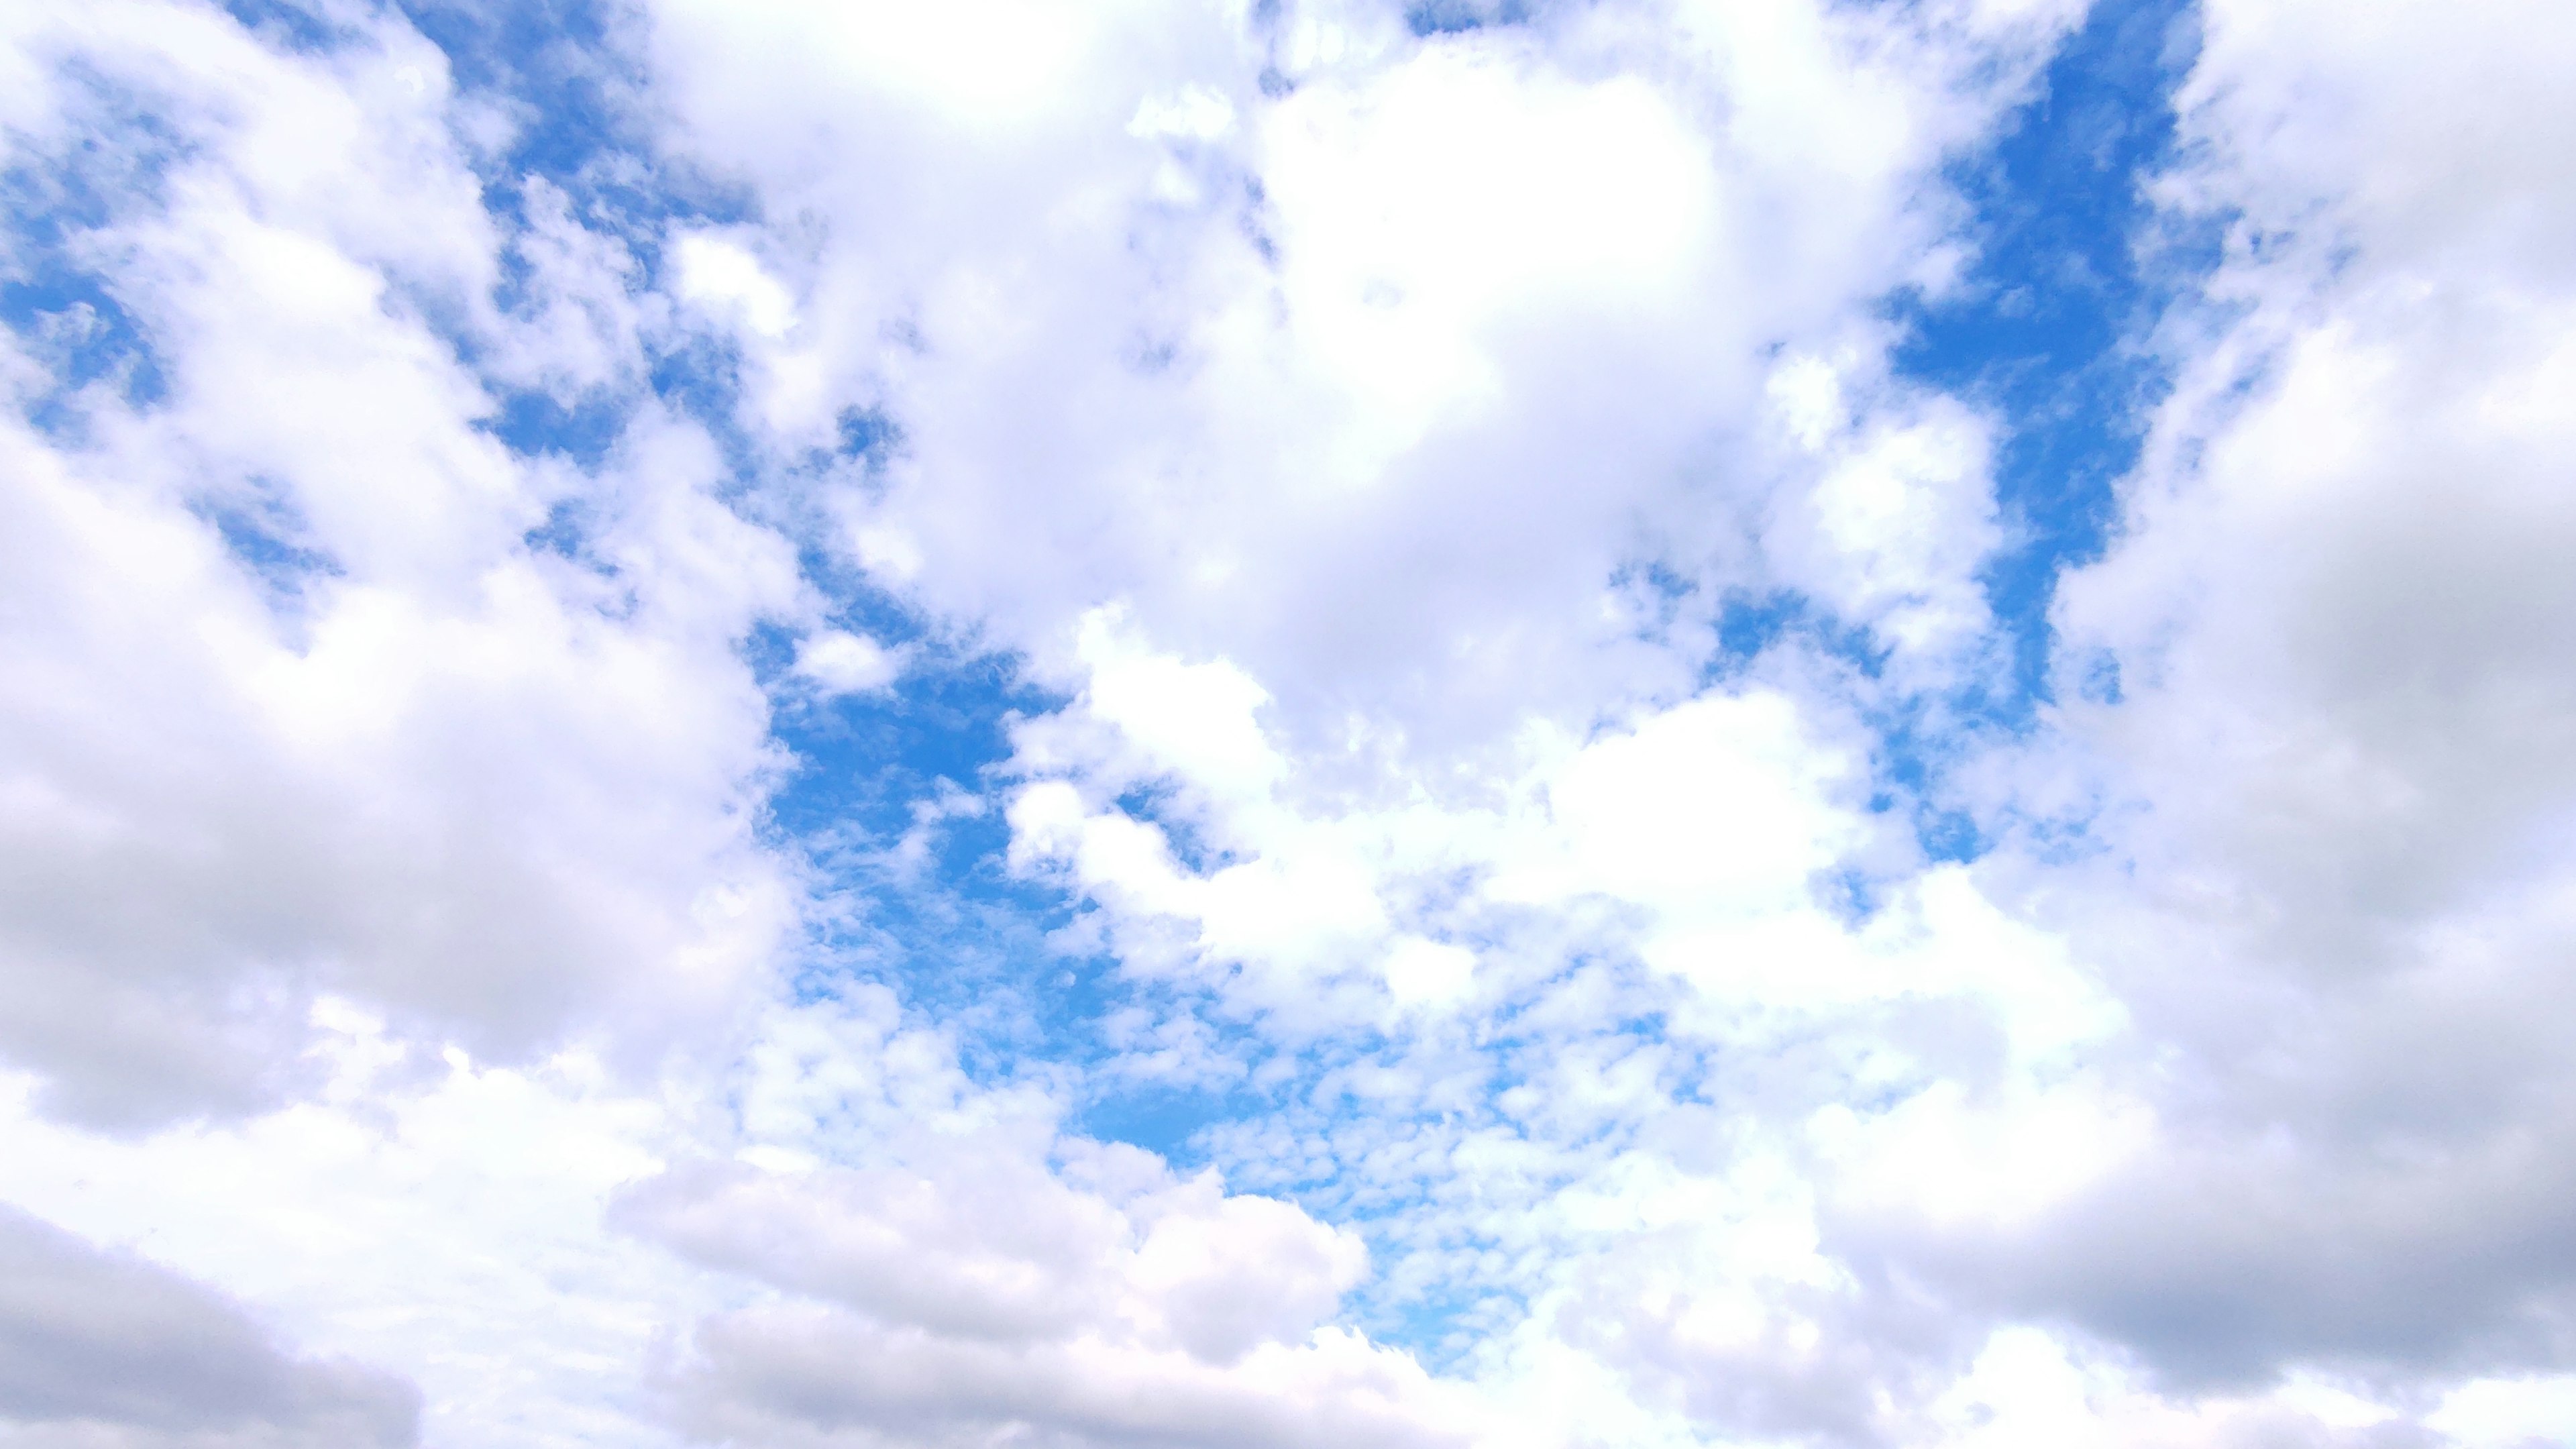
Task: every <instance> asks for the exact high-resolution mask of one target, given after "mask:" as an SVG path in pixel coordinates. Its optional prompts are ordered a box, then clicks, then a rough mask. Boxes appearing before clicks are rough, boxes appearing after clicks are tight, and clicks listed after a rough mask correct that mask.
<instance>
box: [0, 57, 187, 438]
mask: <svg viewBox="0 0 2576 1449" xmlns="http://www.w3.org/2000/svg"><path fill="white" fill-rule="evenodd" d="M62 79H63V80H64V81H66V82H68V83H69V84H70V85H71V86H72V87H73V88H75V89H76V91H77V94H78V99H77V100H75V101H74V103H73V105H72V107H71V110H72V114H73V117H74V119H75V123H76V128H77V129H76V133H75V137H76V138H75V139H72V140H70V141H69V143H68V144H67V145H65V146H64V147H63V148H62V149H60V150H59V151H57V152H55V153H53V154H43V153H37V152H33V151H32V150H26V151H22V153H21V154H22V156H23V157H24V159H22V160H20V161H18V162H17V163H16V164H14V165H12V166H10V167H9V168H7V169H6V170H5V171H0V217H5V222H0V228H5V229H0V325H5V326H7V327H8V328H9V330H10V331H11V332H13V333H15V334H16V335H17V337H18V340H19V344H20V346H21V347H22V348H24V349H25V351H26V353H27V355H28V356H30V357H31V358H33V359H34V360H35V361H36V362H37V363H38V364H39V365H41V366H43V367H45V368H46V370H47V371H48V373H49V374H50V377H51V383H52V385H51V386H50V387H48V388H47V389H45V390H44V391H43V392H41V393H40V394H38V395H37V396H36V397H34V398H33V399H31V400H30V403H29V406H28V407H27V412H26V415H27V417H28V419H29V421H30V422H32V423H33V424H34V425H35V426H37V427H38V428H40V429H43V430H45V431H47V432H49V433H53V434H56V435H68V434H73V433H77V431H78V430H79V429H80V427H81V424H82V409H81V408H80V407H79V406H78V405H77V399H78V395H79V394H80V393H81V392H82V391H83V390H85V389H88V388H92V387H96V386H102V385H103V386H106V387H108V388H110V389H113V390H114V391H115V392H116V393H117V394H118V395H119V396H120V397H121V398H122V399H123V400H124V401H126V402H128V403H130V404H134V405H137V406H148V405H150V404H152V403H154V402H157V401H159V400H160V399H161V398H162V397H163V396H164V394H165V392H166V387H167V384H166V379H165V377H164V375H163V372H162V369H161V365H160V362H159V360H158V358H157V357H156V356H155V354H154V351H153V348H152V343H151V338H150V337H149V336H148V335H147V334H146V332H145V330H144V329H143V327H142V326H141V325H140V324H139V323H138V322H137V321H136V319H135V317H134V315H133V314H132V313H131V312H130V311H129V310H128V309H127V308H126V306H125V305H124V303H123V301H122V300H121V299H120V298H118V296H117V295H116V291H115V288H114V286H113V285H112V283H111V281H110V279H109V272H108V270H107V268H106V267H105V266H104V265H103V263H104V262H105V261H106V260H107V259H105V258H102V257H100V256H99V255H98V254H97V248H98V247H99V245H100V242H99V238H98V233H99V232H100V231H101V230H102V229H104V228H107V227H109V226H111V225H113V224H114V223H115V222H117V221H118V220H119V219H120V218H123V217H126V216H130V215H131V214H133V213H134V212H135V211H136V210H138V209H142V208H149V207H153V206H157V205H159V204H161V200H162V198H163V196H164V194H165V192H166V179H167V177H168V175H169V173H170V171H171V169H172V168H173V167H175V166H177V165H178V164H180V163H181V162H182V161H184V160H185V159H186V158H187V157H188V155H189V154H190V148H189V147H188V145H187V143H186V142H185V141H184V139H182V138H181V137H180V136H178V135H177V134H176V133H174V132H173V131H172V130H171V128H170V127H169V126H168V125H167V124H166V123H165V122H164V121H163V120H162V119H161V118H160V117H158V116H156V115H154V114H153V112H152V108H151V106H150V104H149V103H148V100H147V98H145V97H141V96H138V95H135V94H133V93H132V92H131V91H129V90H127V89H125V88H124V87H121V86H118V85H116V84H114V83H113V82H111V81H109V80H107V79H106V78H104V77H102V76H99V75H96V74H94V73H91V72H88V71H86V70H83V69H80V68H73V69H70V70H67V71H66V72H65V73H64V75H63V77H62Z"/></svg>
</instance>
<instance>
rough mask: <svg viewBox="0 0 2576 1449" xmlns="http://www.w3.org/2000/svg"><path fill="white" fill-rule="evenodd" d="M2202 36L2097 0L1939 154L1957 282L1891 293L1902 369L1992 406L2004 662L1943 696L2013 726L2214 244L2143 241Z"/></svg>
mask: <svg viewBox="0 0 2576 1449" xmlns="http://www.w3.org/2000/svg"><path fill="white" fill-rule="evenodd" d="M2198 44H2199V12H2198V10H2197V7H2196V6H2195V5H2193V4H2192V3H2190V0H2099V3H2097V4H2096V5H2095V6H2094V7H2093V10H2092V12H2091V13H2090V15H2089V16H2088V17H2087V19H2086V21H2085V23H2084V25H2083V26H2082V27H2081V28H2080V29H2078V30H2077V31H2076V32H2075V34H2074V35H2072V36H2071V37H2069V39H2068V40H2067V41H2066V42H2065V44H2064V45H2063V47H2062V48H2061V49H2060V50H2059V52H2058V54H2057V55H2056V57H2055V58H2054V59H2053V60H2052V62H2051V63H2050V65H2049V66H2048V68H2047V71H2046V74H2045V76H2044V77H2043V80H2042V85H2041V88H2040V91H2039V94H2038V95H2037V96H2035V97H2034V98H2033V99H2032V100H2031V101H2030V102H2028V103H2027V104H2025V105H2024V106H2022V107H2021V108H2020V110H2019V111H2018V112H2017V113H2016V114H2015V115H2014V116H2013V117H2012V118H2011V119H2010V120H2009V121H2008V122H2007V124H2006V125H2005V127H2004V129H2003V131H2002V133H2001V135H2000V136H1999V138H1998V139H1997V141H1996V142H1995V144H1994V145H1992V146H1991V147H1990V148H1989V149H1987V150H1986V151H1984V152H1983V153H1981V154H1979V155H1976V156H1973V157H1969V158H1966V159H1964V160H1962V161H1961V162H1959V163H1958V164H1957V165H1955V166H1954V167H1952V168H1951V175H1950V180H1951V183H1952V185H1953V186H1955V187H1956V189H1957V190H1958V192H1959V194H1960V195H1961V196H1962V197H1963V199H1965V200H1966V202H1967V203H1968V204H1969V206H1970V207H1971V209H1972V211H1971V219H1970V221H1969V224H1968V227H1967V231H1966V236H1965V238H1964V240H1966V241H1967V242H1968V243H1969V244H1970V245H1971V246H1972V247H1973V248H1974V254H1973V258H1972V260H1971V261H1970V263H1969V264H1968V267H1967V269H1966V273H1965V276H1964V278H1963V279H1962V283H1963V284H1962V285H1961V286H1959V287H1957V288H1956V289H1955V290H1952V291H1948V292H1945V293H1943V294H1941V295H1938V296H1934V297H1927V296H1925V295H1923V294H1922V293H1919V292H1908V293H1904V294H1901V295H1899V296H1897V297H1895V298H1892V299H1891V301H1890V310H1891V312H1892V313H1893V315H1894V317H1895V319H1896V320H1897V321H1898V322H1899V323H1900V324H1901V325H1902V326H1903V327H1904V329H1905V332H1906V341H1905V342H1904V344H1903V345H1902V346H1901V347H1900V348H1899V350H1898V353H1897V357H1896V362H1897V367H1898V370H1899V371H1900V373H1902V374H1903V375H1906V376H1909V377H1912V378H1914V379H1916V380H1918V381H1921V382H1924V383H1927V384H1930V385H1932V386H1935V387H1939V388H1941V389H1944V390H1946V391H1949V392H1952V393H1955V394H1958V395H1960V396H1963V397H1965V398H1968V399H1970V400H1971V401H1973V402H1976V403H1978V404H1980V405H1982V406H1984V407H1987V408H1989V409H1991V410H1992V411H1993V412H1994V414H1995V415H1996V416H1997V417H1999V418H2000V419H2001V420H2002V423H2003V436H2002V439H2001V445H2000V447H1999V449H1998V452H1997V457H1996V462H1995V493H1996V501H1997V503H1998V504H1999V506H2000V508H2001V510H2002V513H2003V515H2004V518H2005V520H2006V523H2007V528H2008V531H2009V542H2008V543H2007V544H2006V546H2005V548H2004V549H2003V550H2002V551H2001V552H2000V553H1999V554H1998V555H1997V556H1996V557H1995V558H1994V559H1993V560H1992V562H1991V563H1990V564H1989V566H1988V567H1987V569H1986V571H1985V575H1984V579H1983V582H1984V584H1985V589H1986V596H1987V600H1988V603H1989V605H1990V607H1991V608H1992V609H1993V611H1994V615H1995V618H1996V620H1997V622H1998V623H1999V625H2000V626H2001V628H2002V629H2003V631H2004V632H2005V634H2006V636H2007V638H2008V641H2009V644H2010V648H2011V668H2010V671H2009V673H2008V674H2007V675H2006V676H2005V683H2004V686H2003V688H2001V689H2000V690H1993V689H1978V688H1975V687H1972V688H1971V689H1970V690H1969V691H1967V693H1966V696H1965V697H1963V698H1962V699H1960V700H1958V701H1955V703H1956V704H1958V705H1960V706H1962V707H1963V708H1965V709H1967V710H1968V711H1969V712H1971V713H1973V714H1976V715H1979V716H1982V717H1983V718H1985V719H1986V720H1988V721H1991V722H1993V723H1996V724H2000V725H2003V726H2006V727H2008V728H2021V727H2025V726H2027V725H2028V724H2029V723H2030V722H2031V721H2032V720H2033V719H2034V718H2035V716H2036V712H2037V710H2038V709H2039V708H2040V707H2041V706H2042V705H2044V704H2045V703H2047V702H2048V701H2049V700H2050V699H2051V698H2052V697H2053V695H2052V690H2053V687H2054V685H2053V679H2054V676H2055V673H2056V670H2055V664H2056V660H2055V658H2054V650H2055V646H2054V637H2053V633H2052V630H2051V628H2050V624H2049V606H2050V603H2051V601H2052V600H2053V599H2054V597H2055V593H2056V585H2057V579H2058V576H2059V574H2060V573H2062V572H2063V571H2064V570H2066V569H2067V568H2070V567H2073V566H2077V565H2080V564H2083V563H2085V562H2087V561H2089V560H2091V559H2093V558H2096V557H2098V556H2099V555H2100V553H2101V551H2102V548H2103V546H2104V544H2105V543H2106V542H2107V541H2108V539H2109V538H2110V536H2111V534H2112V532H2113V531H2114V530H2115V529H2116V528H2117V526H2118V521H2119V504H2118V499H2117V496H2116V485H2117V484H2118V482H2119V480H2120V479H2121V478H2122V477H2123V476H2125V475H2126V474H2127V473H2128V472H2129V470H2130V469H2131V468H2132V467H2133V466H2134V465H2135V464H2136V462H2137V458H2138V450H2139V447H2140V445H2141V442H2142V440H2143V438H2144V435H2145V430H2146V425H2147V419H2148V415H2149V411H2150V409H2151V408H2152V407H2153V405H2154V404H2155V402H2156V401H2157V400H2158V399H2159V398H2160V397H2161V396H2162V395H2163V393H2164V391H2165V389H2166V388H2167V386H2168V385H2169V382H2170V377H2169V373H2168V370H2167V368H2166V366H2165V365H2164V363H2163V362H2162V360H2161V359H2160V357H2159V356H2158V354H2157V353H2156V352H2155V351H2154V350H2153V349H2152V348H2151V347H2150V346H2149V345H2148V344H2147V338H2148V335H2149V333H2150V332H2151V331H2152V330H2153V328H2154V325H2155V323H2156V321H2157V320H2158V318H2160V317H2161V316H2162V315H2163V314H2164V313H2165V312H2166V311H2167V309H2169V308H2170V307H2172V306H2173V305H2174V304H2175V303H2176V302H2177V301H2179V300H2182V299H2183V298H2185V297H2186V296H2187V295H2188V293H2189V292H2190V290H2191V289H2192V287H2193V286H2194V284H2195V283H2196V282H2197V280H2198V279H2199V277H2200V276H2201V275H2203V274H2204V273H2205V271H2206V269H2207V267H2209V266H2210V265H2212V264H2213V263H2214V262H2215V260H2216V252H2215V246H2214V244H2212V245H2194V244H2191V243H2190V242H2189V240H2188V239H2185V242H2184V244H2182V245H2151V244H2150V242H2151V241H2153V240H2155V239H2156V238H2159V237H2162V236H2164V233H2163V231H2162V229H2161V228H2160V227H2159V226H2158V225H2157V224H2156V223H2157V221H2158V218H2157V217H2156V214H2155V211H2154V206H2153V203H2152V202H2151V201H2150V199H2149V198H2148V196H2147V195H2146V191H2145V183H2146V182H2147V181H2148V180H2150V179H2151V178H2152V177H2153V176H2154V175H2155V174H2156V173H2157V172H2158V171H2159V170H2161V169H2163V168H2165V167H2167V166H2169V165H2171V164H2172V163H2173V161H2174V160H2175V159H2176V153H2175V117H2174V111H2173V91H2174V87H2175V86H2176V85H2177V84H2178V83H2179V82H2180V81H2181V79H2182V78H2183V76H2184V75H2185V74H2187V73H2188V71H2189V70H2190V67H2191V64H2192V62H2193V60H2194V59H2195V57H2196V55H2197V53H2198ZM2168 240H2169V239H2168ZM2212 241H2213V243H2214V237H2213V238H2212Z"/></svg>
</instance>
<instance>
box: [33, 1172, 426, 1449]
mask: <svg viewBox="0 0 2576 1449" xmlns="http://www.w3.org/2000/svg"><path fill="white" fill-rule="evenodd" d="M419 1420H420V1394H419V1392H418V1390H416V1389H414V1388H413V1387H412V1386H411V1384H410V1383H408V1382H406V1381H405V1380H403V1379H401V1378H398V1377H396V1376H394V1375H392V1374H388V1373H384V1372H382V1371H380V1370H377V1369H372V1368H368V1367H365V1366H363V1365H357V1364H349V1363H338V1362H328V1361H318V1360H311V1359H301V1358H297V1357H294V1356H293V1355H291V1354H290V1353H288V1352H287V1351H286V1350H285V1349H283V1348H281V1347H280V1346H279V1345H278V1344H277V1342H276V1341H275V1340H274V1339H273V1338H272V1337H270V1336H269V1334H268V1333H267V1332H265V1331H264V1330H263V1329H262V1328H261V1327H260V1326H259V1325H258V1324H257V1323H256V1322H254V1321H253V1320H252V1319H251V1317H250V1315H249V1314H247V1313H245V1312H244V1311H243V1310H242V1309H241V1307H240V1306H239V1305H237V1304H235V1303H233V1302H231V1301H229V1300H228V1299H226V1298H224V1297H223V1296H222V1295H221V1294H218V1293H216V1292H215V1291H214V1290H212V1289H210V1288H207V1287H205V1286H203V1285H201V1284H198V1283H196V1282H193V1281H191V1280H189V1279H187V1278H183V1277H181V1276H180V1275H178V1274H176V1273H173V1272H171V1271H169V1270H168V1269H166V1268H160V1267H156V1266H154V1265H153V1264H151V1263H148V1262H145V1261H143V1260H142V1259H140V1258H136V1257H133V1256H130V1255H127V1254H120V1253H113V1252H107V1251H103V1250H101V1249H99V1248H96V1247H93V1246H92V1245H90V1244H89V1243H87V1242H84V1241H83V1240H81V1239H80V1238H78V1237H75V1236H73V1235H72V1234H70V1233H67V1232H65V1231H63V1230H62V1229H60V1228H57V1227H54V1226H53V1225H51V1224H49V1223H46V1222H43V1221H42V1220H40V1219H37V1218H34V1217H31V1216H28V1215H27V1214H25V1213H23V1212H19V1211H17V1210H15V1209H12V1208H6V1207H0V1439H5V1440H6V1442H8V1443H9V1444H11V1445H12V1446H28V1449H399V1446H407V1445H411V1444H416V1443H418V1442H419V1438H420V1433H419Z"/></svg>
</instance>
